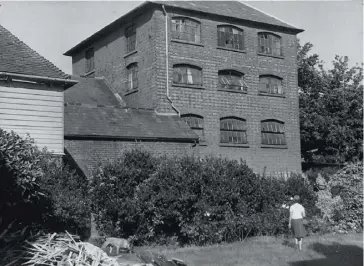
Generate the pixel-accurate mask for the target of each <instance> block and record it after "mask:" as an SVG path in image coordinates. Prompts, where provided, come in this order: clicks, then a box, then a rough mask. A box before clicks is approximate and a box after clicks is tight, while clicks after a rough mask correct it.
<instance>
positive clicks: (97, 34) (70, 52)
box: [63, 1, 155, 56]
mask: <svg viewBox="0 0 364 266" xmlns="http://www.w3.org/2000/svg"><path fill="white" fill-rule="evenodd" d="M150 4H155V3H153V2H150V1H145V2H143V3H142V4H140V5H139V6H137V7H135V8H133V9H132V10H130V11H129V12H128V13H126V14H124V15H123V16H121V17H120V18H118V19H116V20H115V21H113V22H111V23H110V24H108V25H106V26H105V27H103V28H102V29H100V30H98V31H97V32H95V33H94V34H92V35H91V36H89V37H88V38H86V39H84V40H83V41H81V42H80V43H78V44H76V46H74V47H72V48H71V49H69V50H68V51H67V52H65V53H64V54H63V55H65V56H72V55H73V54H74V53H75V52H77V51H79V50H81V49H82V48H83V47H84V46H85V45H86V44H87V43H88V42H90V41H91V40H93V39H97V38H98V37H100V36H102V35H104V34H105V33H106V32H107V31H108V30H112V28H113V27H114V26H116V25H118V24H120V23H121V22H122V21H123V20H124V19H125V18H126V17H127V16H129V15H130V14H132V13H134V12H136V11H140V10H142V9H143V8H145V7H146V6H147V5H150Z"/></svg>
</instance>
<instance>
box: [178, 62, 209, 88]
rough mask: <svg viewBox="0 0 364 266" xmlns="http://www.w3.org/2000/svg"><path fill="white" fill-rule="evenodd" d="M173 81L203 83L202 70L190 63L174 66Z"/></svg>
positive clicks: (191, 83)
mask: <svg viewBox="0 0 364 266" xmlns="http://www.w3.org/2000/svg"><path fill="white" fill-rule="evenodd" d="M173 83H176V84H189V85H202V70H201V69H200V68H198V67H195V66H190V65H175V66H173Z"/></svg>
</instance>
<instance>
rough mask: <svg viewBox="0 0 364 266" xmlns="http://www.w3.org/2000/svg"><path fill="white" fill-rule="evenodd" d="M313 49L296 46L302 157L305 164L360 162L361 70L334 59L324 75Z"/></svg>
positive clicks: (361, 155) (361, 125)
mask: <svg viewBox="0 0 364 266" xmlns="http://www.w3.org/2000/svg"><path fill="white" fill-rule="evenodd" d="M312 47H313V45H312V44H311V43H306V44H305V45H303V46H301V45H300V44H298V52H297V59H298V85H299V88H300V96H299V106H300V128H301V132H300V133H301V149H302V156H303V157H304V158H305V160H306V161H316V162H326V163H343V162H350V161H357V160H362V158H363V150H362V142H363V85H361V82H362V80H363V68H362V67H359V66H355V67H352V68H349V66H348V61H349V59H348V57H346V56H345V57H339V56H335V59H334V61H333V68H332V69H329V70H328V71H326V70H325V69H324V68H323V65H322V62H321V61H320V60H319V56H318V55H317V54H313V55H309V52H310V50H311V48H312Z"/></svg>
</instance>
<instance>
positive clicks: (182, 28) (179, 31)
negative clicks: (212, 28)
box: [172, 18, 201, 43]
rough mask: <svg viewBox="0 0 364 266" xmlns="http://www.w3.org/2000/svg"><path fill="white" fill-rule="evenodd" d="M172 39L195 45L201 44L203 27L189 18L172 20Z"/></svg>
mask: <svg viewBox="0 0 364 266" xmlns="http://www.w3.org/2000/svg"><path fill="white" fill-rule="evenodd" d="M172 38H173V39H178V40H184V41H188V42H193V43H200V42H201V25H200V23H199V22H197V21H195V20H192V19H188V18H172Z"/></svg>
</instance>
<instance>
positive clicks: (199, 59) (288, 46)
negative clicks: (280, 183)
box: [154, 10, 301, 173]
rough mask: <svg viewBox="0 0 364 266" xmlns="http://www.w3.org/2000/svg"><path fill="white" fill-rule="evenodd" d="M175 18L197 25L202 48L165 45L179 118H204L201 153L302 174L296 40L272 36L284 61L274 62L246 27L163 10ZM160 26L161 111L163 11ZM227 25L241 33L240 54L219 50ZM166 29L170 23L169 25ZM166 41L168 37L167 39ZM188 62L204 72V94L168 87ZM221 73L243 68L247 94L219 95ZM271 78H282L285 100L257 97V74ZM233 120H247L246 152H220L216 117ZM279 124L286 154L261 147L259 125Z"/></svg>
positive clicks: (157, 15)
mask: <svg viewBox="0 0 364 266" xmlns="http://www.w3.org/2000/svg"><path fill="white" fill-rule="evenodd" d="M167 12H168V13H169V23H170V18H171V17H172V16H174V15H180V16H187V17H190V18H194V19H196V20H198V21H200V22H201V30H202V32H201V41H202V45H203V46H196V45H191V44H184V43H183V44H182V43H177V42H173V41H171V40H170V41H169V55H170V57H169V72H170V78H169V84H170V96H171V98H172V101H173V104H174V105H175V106H176V107H177V108H178V109H179V110H180V111H181V114H186V113H193V114H198V115H201V116H203V117H204V127H205V136H206V141H207V146H203V147H200V153H201V154H218V155H222V156H227V157H229V158H231V159H240V158H242V159H243V160H246V161H247V163H248V165H250V166H251V167H252V168H253V169H254V171H256V172H263V171H266V172H270V173H272V172H290V171H294V172H295V171H301V160H300V134H299V110H298V85H297V63H296V42H297V39H296V36H295V35H293V34H287V33H283V32H277V31H275V32H273V31H271V30H269V32H273V33H275V34H278V35H280V36H281V37H282V40H283V46H284V48H283V53H284V58H283V59H282V58H273V57H268V56H262V55H258V54H257V49H258V47H257V46H258V37H257V33H258V32H259V31H267V30H266V29H264V28H256V27H252V26H251V25H248V24H244V23H239V24H236V23H233V24H231V23H230V22H228V21H224V20H221V19H219V20H218V18H216V17H208V16H204V15H193V14H191V13H188V12H182V11H174V12H175V13H172V12H171V10H169V11H168V10H167ZM154 19H155V20H157V21H158V25H159V26H157V28H158V31H157V32H156V40H157V44H156V48H157V51H156V53H157V55H159V58H157V59H156V62H157V69H156V71H157V74H156V75H155V77H156V78H157V81H158V82H157V86H158V87H157V95H158V96H159V98H160V103H159V105H160V106H164V105H165V100H164V98H162V97H160V96H161V95H163V93H165V76H166V74H165V72H166V71H165V59H164V58H163V55H164V53H165V35H164V33H165V30H164V27H165V21H164V16H163V13H162V11H161V10H159V11H156V12H155V15H154ZM221 24H230V25H234V26H237V27H239V28H241V29H243V30H244V38H245V49H246V50H245V51H246V52H244V53H241V52H235V51H226V50H221V49H217V33H216V31H217V25H221ZM168 26H169V27H170V24H169V25H168ZM169 38H170V35H169ZM176 63H189V64H195V65H197V66H200V67H202V69H203V70H202V72H203V89H196V88H187V87H176V86H174V85H173V84H172V73H173V64H176ZM224 68H237V69H242V71H243V73H244V74H245V77H246V81H247V84H248V86H249V88H248V93H247V94H241V93H231V92H225V91H218V70H220V69H224ZM265 73H271V74H275V75H278V76H280V77H282V78H283V87H284V91H285V98H278V97H270V96H262V95H258V87H259V74H265ZM224 116H237V117H240V118H243V119H246V122H247V126H248V131H247V134H248V146H249V147H248V148H241V147H220V144H219V141H220V134H219V133H220V131H219V127H220V122H219V120H220V118H221V117H224ZM264 119H277V120H280V121H283V122H284V123H285V129H286V141H287V148H286V149H278V148H262V147H261V132H260V121H261V120H264Z"/></svg>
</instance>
